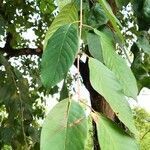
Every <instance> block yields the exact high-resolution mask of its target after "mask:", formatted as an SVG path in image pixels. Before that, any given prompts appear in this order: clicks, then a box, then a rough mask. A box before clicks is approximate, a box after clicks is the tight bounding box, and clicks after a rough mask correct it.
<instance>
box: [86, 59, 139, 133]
mask: <svg viewBox="0 0 150 150" xmlns="http://www.w3.org/2000/svg"><path fill="white" fill-rule="evenodd" d="M89 68H90V81H91V84H92V87H93V88H94V89H95V90H96V91H97V92H98V93H99V94H101V95H102V96H103V97H104V98H105V99H106V101H107V102H108V103H109V104H110V107H111V108H112V109H113V111H114V112H115V113H116V115H117V116H118V118H119V119H120V120H121V121H122V122H123V123H124V124H125V125H126V126H127V127H128V128H129V130H130V131H131V132H132V133H134V134H137V130H136V128H135V125H134V121H133V116H132V111H131V108H130V107H129V104H128V102H127V101H126V99H125V96H124V94H123V92H122V87H121V85H120V83H119V82H118V80H117V78H116V76H115V74H114V73H113V72H111V71H110V70H109V69H108V68H107V67H105V66H104V65H103V64H102V63H101V62H99V61H98V60H96V59H93V58H90V59H89Z"/></svg>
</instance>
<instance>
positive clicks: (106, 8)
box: [98, 0, 124, 42]
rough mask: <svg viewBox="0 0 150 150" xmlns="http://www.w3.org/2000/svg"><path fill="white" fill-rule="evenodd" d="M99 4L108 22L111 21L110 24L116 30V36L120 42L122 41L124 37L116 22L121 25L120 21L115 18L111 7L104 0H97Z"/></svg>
mask: <svg viewBox="0 0 150 150" xmlns="http://www.w3.org/2000/svg"><path fill="white" fill-rule="evenodd" d="M98 1H99V3H100V4H101V6H102V8H103V9H104V11H105V13H106V15H107V17H108V18H109V20H110V22H111V23H112V26H113V27H114V29H115V31H116V32H117V35H118V37H119V38H120V39H121V41H122V42H124V38H123V36H122V34H121V31H120V29H119V28H118V26H117V24H118V25H119V26H120V27H122V25H121V23H120V21H119V20H118V19H117V18H116V16H115V15H114V14H113V12H112V10H111V7H110V6H109V4H108V3H107V2H106V0H98Z"/></svg>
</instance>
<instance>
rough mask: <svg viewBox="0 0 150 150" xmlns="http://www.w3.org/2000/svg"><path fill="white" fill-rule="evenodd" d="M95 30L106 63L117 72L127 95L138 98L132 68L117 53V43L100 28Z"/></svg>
mask: <svg viewBox="0 0 150 150" xmlns="http://www.w3.org/2000/svg"><path fill="white" fill-rule="evenodd" d="M94 31H95V33H96V34H97V35H99V36H100V42H101V47H102V53H103V59H104V63H105V64H106V66H107V67H108V68H109V69H110V70H112V71H113V72H114V73H115V75H116V77H117V79H118V80H119V81H120V83H121V85H122V87H123V90H124V93H125V95H127V96H128V97H132V98H134V99H137V94H138V88H137V83H136V79H135V77H134V75H133V73H132V71H131V69H130V68H129V67H128V66H127V64H126V62H125V60H124V59H123V58H122V57H121V56H119V55H118V54H116V52H115V45H114V44H113V42H112V41H111V39H110V37H108V36H107V35H106V34H104V33H103V32H100V31H98V30H94Z"/></svg>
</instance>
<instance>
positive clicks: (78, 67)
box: [77, 0, 83, 100]
mask: <svg viewBox="0 0 150 150" xmlns="http://www.w3.org/2000/svg"><path fill="white" fill-rule="evenodd" d="M82 4H83V2H82V0H80V25H79V39H80V40H81V35H82V22H83V18H82V15H83V12H82V8H83V6H82ZM79 52H80V45H79V49H78V53H79ZM77 69H78V81H77V82H78V83H77V84H78V100H80V56H79V54H78V58H77Z"/></svg>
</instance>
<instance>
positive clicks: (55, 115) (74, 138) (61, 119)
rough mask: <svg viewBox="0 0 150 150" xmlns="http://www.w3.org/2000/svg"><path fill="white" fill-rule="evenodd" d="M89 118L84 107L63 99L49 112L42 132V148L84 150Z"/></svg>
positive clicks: (45, 149) (47, 149)
mask: <svg viewBox="0 0 150 150" xmlns="http://www.w3.org/2000/svg"><path fill="white" fill-rule="evenodd" d="M86 137H87V119H86V116H85V113H84V111H83V109H82V107H81V106H80V105H79V104H78V103H77V102H75V101H73V100H68V99H66V100H63V101H61V102H60V103H58V104H57V105H56V106H55V107H54V108H53V109H52V110H51V111H50V113H49V114H48V116H47V118H46V120H45V122H44V125H43V128H42V133H41V150H50V149H51V150H84V146H85V142H86Z"/></svg>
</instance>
